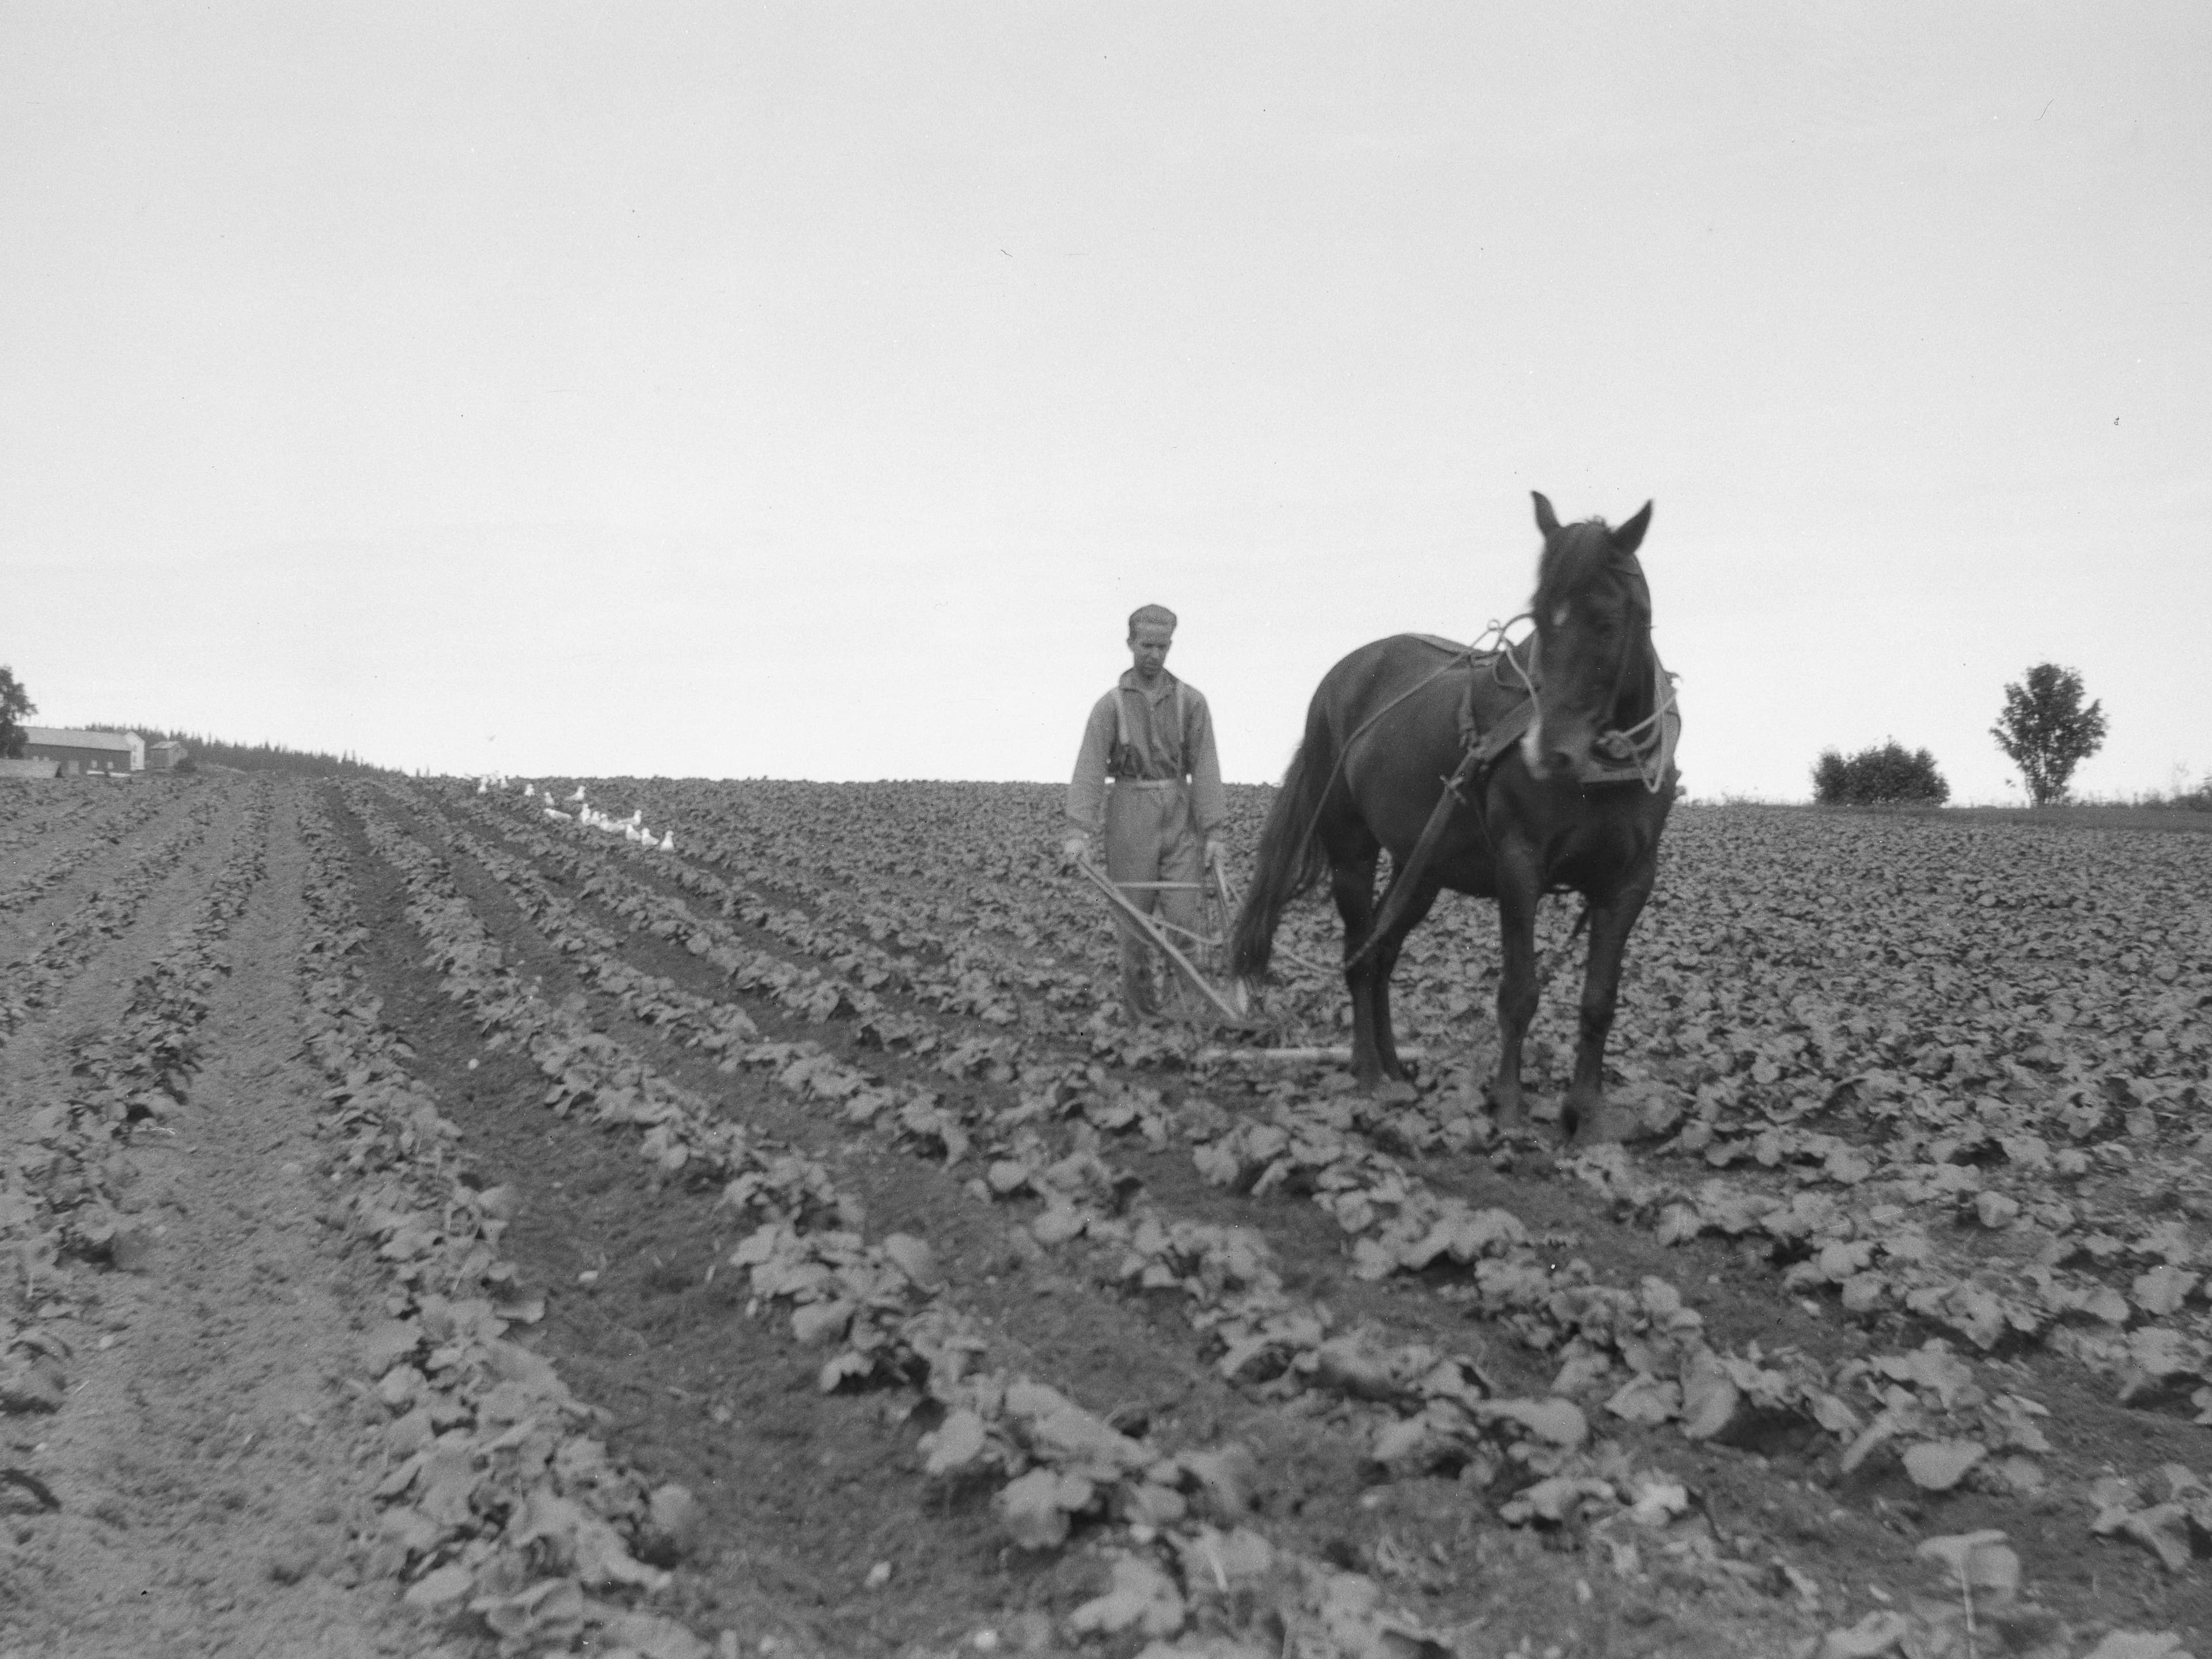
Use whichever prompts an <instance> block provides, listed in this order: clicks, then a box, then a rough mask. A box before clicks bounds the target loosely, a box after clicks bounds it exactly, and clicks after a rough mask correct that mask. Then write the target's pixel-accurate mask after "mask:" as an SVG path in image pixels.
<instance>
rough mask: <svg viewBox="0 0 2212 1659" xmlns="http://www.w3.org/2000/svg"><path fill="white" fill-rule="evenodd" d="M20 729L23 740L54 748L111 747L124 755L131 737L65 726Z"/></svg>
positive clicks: (128, 748) (128, 751) (127, 752)
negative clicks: (83, 730)
mask: <svg viewBox="0 0 2212 1659" xmlns="http://www.w3.org/2000/svg"><path fill="white" fill-rule="evenodd" d="M22 731H23V741H24V742H26V743H42V744H46V745H47V746H48V747H50V748H54V749H112V750H115V751H116V752H117V753H118V754H124V755H127V754H129V753H130V752H131V738H130V737H129V736H128V735H127V734H126V733H124V732H77V731H72V730H71V729H70V727H68V726H25V727H23V728H22Z"/></svg>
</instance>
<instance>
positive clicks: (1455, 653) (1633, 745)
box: [1324, 617, 1682, 969]
mask: <svg viewBox="0 0 2212 1659" xmlns="http://www.w3.org/2000/svg"><path fill="white" fill-rule="evenodd" d="M1519 620H1521V619H1520V618H1519V617H1515V618H1513V620H1512V622H1506V623H1494V624H1492V628H1491V629H1490V630H1489V632H1488V633H1487V634H1486V635H1485V636H1484V638H1485V639H1488V638H1493V637H1494V638H1496V639H1497V640H1498V647H1497V648H1496V649H1494V650H1487V651H1486V650H1483V649H1482V648H1481V641H1477V642H1476V644H1474V645H1464V646H1463V645H1461V644H1460V643H1459V642H1458V641H1455V640H1447V639H1444V638H1442V637H1441V636H1439V635H1432V634H1417V635H1414V636H1413V637H1414V638H1416V639H1418V640H1420V641H1422V642H1423V643H1425V644H1427V645H1432V646H1435V647H1437V648H1438V649H1440V650H1443V651H1449V653H1451V655H1452V660H1451V661H1449V662H1447V663H1446V664H1445V665H1443V667H1442V668H1440V669H1438V670H1437V672H1436V673H1435V674H1431V675H1430V676H1429V677H1428V678H1426V679H1423V680H1421V681H1420V682H1419V684H1416V685H1415V686H1414V687H1413V691H1418V690H1420V689H1421V687H1422V686H1425V685H1427V684H1429V683H1430V681H1431V680H1434V679H1436V678H1438V676H1440V675H1443V674H1445V673H1448V672H1449V671H1450V670H1451V669H1452V668H1453V667H1454V666H1455V665H1457V664H1459V663H1461V662H1464V663H1466V664H1467V665H1468V670H1469V671H1468V678H1467V690H1466V691H1465V692H1464V693H1462V696H1461V697H1460V705H1459V732H1460V743H1461V753H1460V760H1459V764H1458V765H1457V766H1456V767H1455V768H1453V769H1452V772H1451V775H1449V776H1448V777H1446V778H1444V779H1443V793H1442V794H1441V795H1439V796H1437V804H1436V806H1435V808H1434V810H1432V811H1431V812H1430V813H1429V821H1428V822H1427V823H1425V824H1424V825H1422V826H1421V836H1420V839H1419V841H1417V842H1414V843H1413V852H1412V853H1411V854H1408V855H1407V859H1406V862H1405V864H1404V865H1403V866H1401V868H1399V869H1397V870H1395V871H1393V872H1392V873H1391V878H1390V885H1389V889H1388V890H1385V892H1384V893H1383V905H1382V908H1381V909H1380V910H1379V911H1377V912H1376V917H1375V921H1374V923H1373V925H1372V926H1370V927H1369V928H1368V930H1367V938H1366V939H1365V940H1364V941H1363V942H1362V943H1361V945H1360V946H1359V948H1358V950H1357V951H1354V952H1353V953H1352V955H1351V956H1350V957H1348V958H1346V962H1345V966H1346V968H1347V969H1349V968H1352V967H1356V966H1358V964H1359V963H1361V962H1363V961H1364V960H1365V959H1366V958H1367V957H1368V956H1369V955H1370V954H1371V953H1372V951H1374V949H1375V946H1376V945H1377V944H1378V943H1379V942H1380V941H1381V940H1382V939H1383V935H1384V934H1385V933H1388V932H1389V930H1390V929H1391V928H1392V927H1395V925H1396V924H1397V921H1398V918H1399V917H1400V916H1401V915H1404V914H1405V910H1406V907H1407V904H1408V903H1410V902H1412V896H1413V891H1414V890H1415V888H1416V887H1417V886H1418V885H1419V882H1420V878H1421V877H1422V875H1423V874H1424V873H1425V872H1426V871H1427V869H1428V866H1429V863H1430V860H1432V859H1433V858H1434V857H1435V856H1436V850H1437V842H1440V841H1442V840H1443V834H1444V830H1445V829H1446V827H1447V826H1448V825H1449V823H1451V819H1452V814H1453V812H1454V811H1455V809H1456V808H1458V807H1462V806H1469V807H1473V808H1474V821H1475V825H1476V827H1477V828H1478V829H1480V830H1481V831H1482V838H1483V840H1484V842H1486V843H1489V842H1490V819H1489V815H1488V814H1487V813H1486V812H1485V811H1483V810H1482V808H1481V806H1480V805H1479V804H1478V803H1477V802H1476V801H1474V800H1470V799H1468V794H1467V793H1466V792H1467V790H1468V787H1470V786H1473V787H1474V788H1475V789H1476V790H1477V791H1478V792H1479V791H1480V788H1481V787H1482V785H1483V783H1484V782H1485V781H1486V780H1487V779H1488V778H1489V776H1490V773H1491V769H1492V768H1493V767H1495V766H1496V765H1497V764H1498V761H1499V760H1500V759H1502V758H1503V757H1504V755H1505V752H1506V751H1507V750H1510V748H1512V747H1513V745H1514V744H1516V743H1518V742H1520V741H1521V739H1522V738H1524V737H1526V736H1527V735H1528V729H1529V727H1530V726H1533V725H1534V723H1535V720H1536V717H1537V715H1538V714H1539V713H1540V712H1541V710H1540V707H1539V702H1538V696H1539V693H1540V691H1541V687H1542V681H1541V671H1542V670H1541V665H1540V664H1539V663H1538V661H1537V659H1536V653H1537V649H1538V642H1537V641H1536V640H1535V639H1534V636H1531V637H1530V638H1529V639H1528V662H1527V663H1526V664H1523V663H1522V661H1521V660H1520V659H1518V658H1516V656H1515V655H1514V654H1513V647H1510V646H1509V645H1507V644H1506V643H1505V642H1504V637H1505V630H1506V629H1509V628H1510V627H1511V626H1512V625H1513V622H1518V621H1519ZM1651 666H1652V705H1653V707H1652V712H1651V713H1650V714H1649V715H1647V716H1646V717H1645V718H1644V719H1643V720H1638V722H1637V723H1636V724H1635V725H1634V726H1631V727H1629V728H1628V729H1627V730H1626V731H1616V732H1604V733H1602V734H1601V736H1600V737H1599V738H1598V739H1597V740H1596V742H1595V744H1593V745H1592V747H1593V748H1595V750H1597V751H1598V752H1599V753H1600V754H1601V755H1602V756H1604V757H1605V758H1604V760H1603V761H1602V762H1597V761H1592V762H1588V763H1584V765H1583V767H1582V769H1580V770H1578V771H1577V773H1576V775H1575V781H1576V782H1577V783H1578V784H1581V785H1583V786H1585V787H1588V786H1591V785H1599V784H1619V783H1641V784H1642V785H1643V786H1644V787H1645V788H1646V789H1648V790H1650V791H1651V792H1652V793H1657V792H1658V791H1659V790H1660V789H1662V788H1664V787H1666V781H1667V778H1668V775H1669V774H1670V773H1671V772H1672V771H1673V770H1674V745H1675V743H1676V741H1677V739H1678V738H1680V735H1681V730H1682V717H1681V714H1680V712H1679V711H1678V710H1677V709H1676V708H1675V704H1674V676H1673V675H1672V674H1669V673H1668V671H1666V669H1665V668H1663V667H1662V666H1661V665H1660V663H1659V653H1657V652H1656V650H1655V651H1654V652H1653V653H1651ZM1508 667H1510V669H1511V671H1512V672H1513V673H1514V674H1515V676H1516V677H1517V678H1518V679H1519V681H1520V689H1521V692H1522V695H1521V696H1520V697H1519V698H1517V699H1516V701H1515V702H1513V703H1512V704H1511V705H1510V707H1509V708H1506V709H1505V711H1504V713H1503V714H1499V715H1498V716H1497V717H1496V718H1495V719H1493V720H1492V721H1491V722H1490V724H1489V725H1488V726H1484V725H1483V723H1482V720H1481V717H1480V710H1479V708H1478V707H1477V702H1476V696H1475V693H1476V689H1477V687H1478V686H1479V685H1480V683H1481V676H1482V671H1483V669H1485V668H1487V669H1488V670H1489V671H1490V682H1491V684H1493V685H1499V686H1503V685H1504V684H1506V682H1505V681H1504V679H1503V678H1500V671H1501V670H1502V669H1505V668H1508ZM1412 695H1413V692H1412V691H1408V692H1406V693H1403V694H1401V696H1399V697H1398V698H1396V699H1395V700H1394V701H1393V702H1390V703H1389V704H1388V705H1386V706H1385V707H1384V708H1383V709H1382V710H1380V711H1378V712H1377V714H1375V715H1374V716H1372V717H1370V719H1369V720H1367V721H1366V722H1364V724H1363V725H1362V726H1361V727H1360V728H1359V731H1358V732H1353V733H1352V738H1353V739H1357V738H1358V737H1359V736H1360V735H1361V733H1362V732H1365V731H1366V729H1367V727H1368V726H1372V725H1373V724H1374V723H1375V720H1379V719H1380V718H1381V717H1382V715H1383V714H1387V713H1389V710H1390V709H1391V708H1395V707H1396V706H1397V704H1398V703H1399V702H1403V701H1404V700H1405V698H1406V697H1407V696H1412ZM1350 748H1351V742H1350V741H1349V740H1348V741H1347V742H1346V744H1345V745H1344V749H1343V750H1340V751H1339V756H1338V763H1339V765H1341V764H1342V763H1343V757H1344V754H1345V752H1346V751H1348V750H1350ZM1324 793H1326V792H1324ZM1495 850H1496V849H1495V846H1494V844H1492V852H1493V854H1494V853H1495Z"/></svg>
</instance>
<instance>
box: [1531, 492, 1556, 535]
mask: <svg viewBox="0 0 2212 1659" xmlns="http://www.w3.org/2000/svg"><path fill="white" fill-rule="evenodd" d="M1528 493H1529V494H1530V495H1534V497H1535V498H1536V528H1537V529H1539V530H1541V531H1542V532H1544V539H1545V540H1546V541H1549V540H1551V538H1553V537H1554V536H1556V535H1558V534H1559V514H1558V513H1554V512H1553V511H1552V503H1551V501H1550V500H1549V498H1548V497H1547V496H1546V495H1545V494H1544V492H1543V491H1542V490H1541V489H1532V490H1530V491H1529V492H1528Z"/></svg>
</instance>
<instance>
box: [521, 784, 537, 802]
mask: <svg viewBox="0 0 2212 1659" xmlns="http://www.w3.org/2000/svg"><path fill="white" fill-rule="evenodd" d="M537 796H538V786H537V785H536V784H534V783H526V784H524V785H523V786H522V798H523V799H525V800H534V799H537Z"/></svg>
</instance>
